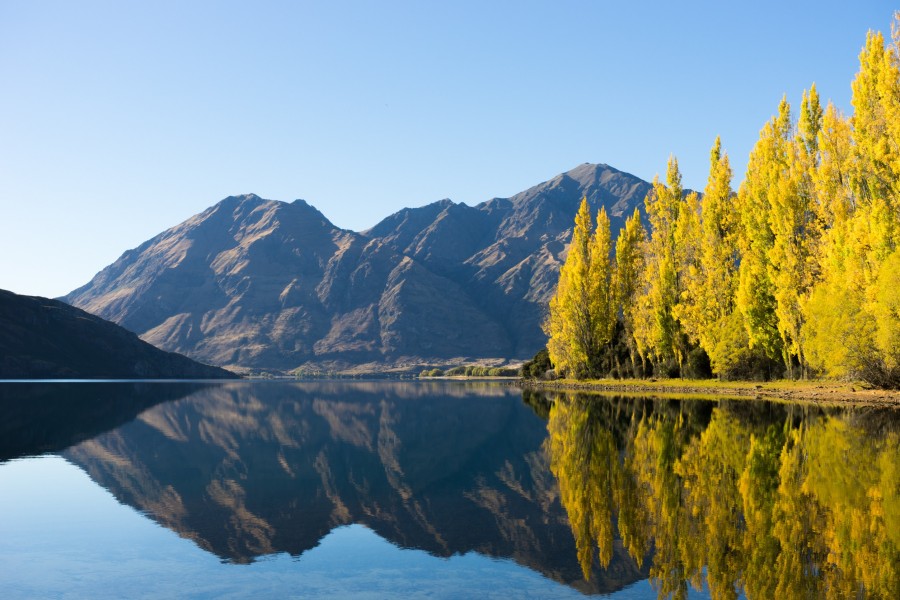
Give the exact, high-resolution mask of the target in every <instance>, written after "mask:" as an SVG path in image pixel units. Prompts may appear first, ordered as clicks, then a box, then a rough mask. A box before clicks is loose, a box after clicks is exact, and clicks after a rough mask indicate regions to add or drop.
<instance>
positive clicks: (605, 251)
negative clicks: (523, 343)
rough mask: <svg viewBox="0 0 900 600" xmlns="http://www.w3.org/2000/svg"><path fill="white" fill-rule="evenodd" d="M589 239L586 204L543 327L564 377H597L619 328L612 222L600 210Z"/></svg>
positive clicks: (584, 202)
mask: <svg viewBox="0 0 900 600" xmlns="http://www.w3.org/2000/svg"><path fill="white" fill-rule="evenodd" d="M597 224H598V227H597V229H596V232H595V234H594V235H593V238H592V236H591V211H590V207H589V206H588V202H587V198H584V199H582V201H581V206H580V208H579V209H578V214H577V215H576V217H575V230H574V232H573V233H572V243H571V245H570V246H569V253H568V255H567V256H566V261H565V263H564V264H563V266H562V268H561V269H560V272H559V283H558V284H557V288H556V294H555V295H554V296H553V298H552V299H551V300H550V314H549V315H548V317H547V321H546V322H545V324H544V331H545V333H546V334H547V335H548V337H549V340H548V342H547V350H548V352H549V354H550V360H551V361H552V362H553V364H554V365H555V366H556V368H557V369H558V370H559V371H560V372H561V373H562V374H564V375H566V376H574V377H578V378H581V377H586V376H589V375H595V374H596V370H597V366H598V360H599V357H600V356H601V352H602V349H603V347H604V346H605V345H606V344H608V343H609V341H610V339H611V337H612V331H613V328H614V326H615V314H616V309H615V294H614V289H613V277H612V262H611V261H610V251H611V244H612V242H611V240H610V233H609V218H608V217H607V216H606V211H605V210H603V209H601V211H600V213H599V214H598V216H597Z"/></svg>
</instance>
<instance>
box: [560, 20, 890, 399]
mask: <svg viewBox="0 0 900 600" xmlns="http://www.w3.org/2000/svg"><path fill="white" fill-rule="evenodd" d="M852 89H853V97H852V103H853V109H854V110H853V115H852V116H849V117H847V116H844V115H842V114H841V113H840V111H839V110H838V109H837V108H835V106H834V105H833V104H831V103H828V105H827V106H825V107H824V108H823V106H822V104H821V102H820V99H819V94H818V91H817V90H816V87H815V85H813V86H812V87H811V88H810V89H809V90H808V91H806V92H804V94H803V97H802V101H801V104H800V110H799V114H798V116H797V118H796V120H795V119H794V118H793V116H792V112H791V107H790V105H789V104H788V102H787V100H786V99H782V101H781V103H780V105H779V107H778V114H777V115H776V116H774V117H772V119H771V120H770V121H769V122H768V123H766V124H765V126H764V127H763V129H762V131H761V132H760V136H759V140H758V141H757V143H756V145H755V146H754V148H753V150H752V152H751V154H750V158H749V161H748V165H747V172H746V175H745V179H744V182H743V183H742V184H741V186H740V189H739V190H738V191H737V193H735V192H734V191H733V189H732V187H731V181H732V170H731V166H730V164H729V160H728V155H727V154H726V153H725V152H724V151H723V150H722V145H721V141H720V140H719V139H716V141H715V144H714V145H713V148H712V151H711V153H710V172H709V178H708V181H707V184H706V187H705V189H704V191H703V194H702V196H701V195H699V194H697V193H695V192H691V193H689V194H685V192H684V189H683V187H682V183H681V174H680V172H679V169H678V162H677V160H676V159H675V158H671V159H670V160H669V164H668V169H667V173H666V180H665V183H663V182H661V181H659V179H658V178H656V179H654V181H653V187H652V190H651V192H650V193H649V194H648V196H647V198H646V202H645V204H646V217H647V221H648V225H649V228H648V229H647V230H645V228H644V225H643V224H642V223H641V216H640V214H639V213H638V211H635V213H634V215H632V216H631V217H630V218H629V219H628V220H627V222H626V224H625V226H624V228H623V229H622V230H621V231H620V233H619V236H618V238H617V239H616V243H615V250H614V251H613V247H612V241H611V240H612V238H611V235H610V230H609V219H608V217H607V214H606V212H605V209H602V208H601V209H600V211H599V214H598V215H597V218H596V223H595V225H594V226H593V227H592V222H591V221H592V220H591V214H590V209H589V207H588V204H587V201H586V200H585V201H583V202H582V204H581V208H580V209H579V211H578V215H577V217H576V219H575V231H574V233H573V237H572V243H571V246H570V249H569V254H568V257H567V259H566V261H565V264H564V265H563V267H562V269H561V271H560V278H559V286H558V288H557V292H556V295H555V296H554V298H553V299H552V300H551V302H550V310H549V316H548V318H547V321H546V323H545V330H546V332H547V334H548V336H549V343H548V351H549V354H550V359H551V361H552V362H553V364H554V365H555V367H556V369H557V371H558V372H560V373H561V374H564V375H566V376H574V377H589V376H600V375H605V374H608V373H609V372H610V371H614V372H617V373H630V374H633V375H638V376H640V375H648V374H650V373H651V372H652V373H656V374H661V375H665V374H670V375H674V374H678V373H682V374H683V373H684V372H685V369H686V366H687V365H688V364H694V363H697V362H698V361H699V362H702V361H704V360H707V357H708V361H709V366H710V367H711V371H712V372H713V373H714V374H717V375H719V376H722V377H732V378H736V377H758V376H771V375H773V374H779V373H780V372H786V373H787V374H788V375H789V376H790V377H793V378H796V377H807V376H809V375H811V374H813V373H823V374H827V375H829V376H838V377H840V376H848V375H849V376H855V377H861V378H863V379H865V380H867V381H870V382H872V383H874V384H876V385H880V386H889V387H896V386H898V385H900V251H898V242H900V13H898V16H897V19H896V21H895V27H894V39H893V43H892V44H890V45H886V44H885V40H884V38H883V36H882V35H881V34H880V33H872V32H870V33H869V35H868V37H867V39H866V44H865V47H864V48H863V50H862V52H861V54H860V71H859V73H858V74H857V76H856V79H855V80H854V82H853V86H852ZM623 348H627V352H623ZM623 354H624V355H625V356H626V357H627V360H626V362H628V363H630V364H628V365H627V367H628V368H627V369H626V368H623V366H622V365H621V364H620V363H621V362H622V361H621V356H622V355H623Z"/></svg>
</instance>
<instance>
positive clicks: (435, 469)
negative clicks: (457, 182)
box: [63, 382, 647, 593]
mask: <svg viewBox="0 0 900 600" xmlns="http://www.w3.org/2000/svg"><path fill="white" fill-rule="evenodd" d="M546 435H547V430H546V424H545V423H544V422H543V421H542V420H541V419H540V418H538V417H537V416H535V414H534V412H533V411H532V410H531V409H530V408H529V407H528V406H526V405H524V404H523V403H522V400H521V395H520V394H518V393H517V392H515V391H513V390H512V389H510V388H505V387H501V386H497V385H485V384H482V385H474V384H473V385H466V386H463V385H459V384H447V383H419V384H411V383H399V382H397V383H391V382H372V383H365V382H313V383H283V382H278V383H265V382H256V383H252V384H248V383H246V382H244V383H234V384H224V385H215V386H210V387H206V388H204V389H201V390H199V391H195V392H193V393H191V394H190V395H187V396H186V397H183V398H181V399H179V400H175V401H170V402H166V403H163V404H159V405H157V406H154V407H152V408H149V409H148V410H146V411H144V412H143V413H141V414H140V415H139V416H137V418H136V419H134V420H133V421H132V422H129V423H127V424H125V425H122V426H120V427H118V428H116V429H112V430H110V431H108V432H106V433H103V434H101V435H98V436H97V437H95V438H93V439H90V440H88V441H85V442H82V443H80V444H78V445H76V446H73V447H71V448H69V449H68V450H66V451H65V452H63V456H65V457H66V458H67V459H68V460H70V461H71V462H73V463H75V464H77V465H79V466H80V467H81V468H83V469H84V470H85V471H86V472H87V473H88V474H89V475H90V477H91V478H92V479H93V480H94V481H96V482H98V483H99V484H100V485H102V486H103V487H105V488H106V489H108V490H109V491H110V492H111V493H112V494H113V495H114V496H115V497H116V498H117V499H118V500H119V501H120V502H122V503H125V504H127V505H130V506H133V507H135V508H137V509H138V510H140V511H141V512H143V513H144V514H146V515H148V516H149V517H151V518H152V519H154V520H155V521H157V522H158V523H160V524H162V525H163V526H165V527H167V528H169V529H171V530H173V531H175V532H177V533H178V534H179V535H181V536H182V537H185V538H188V539H191V540H193V541H194V542H195V543H196V544H197V545H198V546H200V547H201V548H203V549H205V550H207V551H209V552H212V553H214V554H216V555H218V556H219V557H221V558H222V559H223V560H227V561H229V562H234V563H251V562H253V561H255V560H256V559H257V558H259V557H262V556H266V555H271V554H275V553H281V552H286V553H289V554H291V555H294V556H299V555H301V554H303V553H305V552H306V551H308V550H310V549H312V548H314V547H316V546H317V545H318V544H319V542H320V540H321V539H322V538H323V537H324V536H326V535H327V534H328V533H329V532H330V531H332V530H333V529H335V528H337V527H340V526H342V525H347V524H353V523H358V524H363V525H365V526H367V527H369V528H370V529H372V530H373V531H375V532H376V533H377V534H378V535H380V536H381V537H383V538H385V539H387V540H389V541H390V542H392V543H394V544H396V545H397V546H400V547H404V548H417V549H421V550H425V551H427V552H429V553H431V554H433V555H436V556H451V555H455V554H464V553H467V552H471V551H474V552H478V553H480V554H482V555H486V556H491V557H499V558H512V559H513V560H515V561H516V562H517V563H519V564H521V565H524V566H527V567H529V568H530V569H532V570H534V571H537V572H539V573H542V574H544V575H545V576H547V577H550V578H552V579H554V580H556V581H559V582H562V583H565V584H567V585H570V586H572V587H575V588H576V589H579V590H581V591H583V592H587V593H596V592H610V591H614V590H617V589H621V588H622V587H623V586H625V585H627V584H629V583H631V582H634V581H638V580H641V579H645V578H646V576H647V573H646V570H644V571H643V572H642V571H641V570H639V569H638V567H637V566H636V565H635V563H634V561H633V560H632V559H631V558H630V557H629V556H628V554H627V552H626V551H625V549H624V548H623V547H622V546H621V544H618V545H616V544H614V545H615V546H616V547H615V548H614V549H613V551H612V560H611V561H610V562H609V563H608V565H607V566H606V567H604V568H600V567H599V566H597V565H595V566H594V567H593V568H592V569H590V578H589V579H586V578H585V577H584V575H583V573H582V569H581V567H580V565H579V563H578V560H577V555H576V553H575V544H574V539H573V536H572V533H571V530H570V529H569V526H568V519H567V518H566V513H565V510H564V509H563V508H562V506H561V505H560V503H559V496H558V487H557V485H556V480H555V479H554V477H553V475H552V474H551V473H550V470H549V468H548V464H547V455H546V453H545V451H544V448H543V444H544V440H545V439H546Z"/></svg>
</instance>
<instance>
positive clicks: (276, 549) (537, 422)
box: [0, 382, 900, 598]
mask: <svg viewBox="0 0 900 600" xmlns="http://www.w3.org/2000/svg"><path fill="white" fill-rule="evenodd" d="M898 432H900V413H897V412H891V411H876V410H872V409H855V410H850V411H838V410H834V409H820V408H815V407H810V406H801V405H790V404H770V403H763V402H746V401H745V402H736V401H732V402H729V401H721V402H705V401H699V400H698V401H678V402H676V401H660V400H651V399H635V398H628V399H625V398H614V397H601V396H593V397H586V396H577V395H573V396H547V395H542V394H534V393H525V395H524V397H523V394H522V393H521V392H518V391H516V390H514V389H511V388H507V387H503V386H499V385H494V384H475V383H469V384H462V383H453V382H422V383H399V382H353V383H348V382H313V383H293V382H290V383H287V382H235V383H224V384H199V383H197V384H194V383H71V384H58V383H57V384H0V595H2V596H3V597H4V598H18V597H23V598H32V597H54V598H56V597H73V598H82V597H92V598H96V597H173V596H181V597H185V596H186V597H217V598H218V597H249V596H252V597H304V598H305V597H316V596H318V597H351V596H352V597H372V598H383V597H420V596H421V597H430V598H434V597H439V598H460V597H492V596H493V597H502V598H508V597H535V598H557V597H559V598H562V597H581V596H582V595H584V594H611V595H613V596H615V597H617V598H655V597H657V596H658V595H659V596H667V595H671V596H675V597H679V596H688V597H698V598H706V597H713V598H734V597H742V596H743V597H749V598H801V597H802V598H816V597H834V598H855V597H872V598H879V597H884V598H898V597H900V456H898V452H900V450H898V436H900V433H898Z"/></svg>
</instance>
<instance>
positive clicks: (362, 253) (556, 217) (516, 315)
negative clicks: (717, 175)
mask: <svg viewBox="0 0 900 600" xmlns="http://www.w3.org/2000/svg"><path fill="white" fill-rule="evenodd" d="M649 187H650V186H649V184H648V183H647V182H644V181H642V180H640V179H638V178H636V177H634V176H632V175H629V174H627V173H623V172H621V171H617V170H615V169H613V168H612V167H609V166H606V165H592V164H584V165H581V166H579V167H577V168H575V169H573V170H571V171H569V172H567V173H564V174H561V175H559V176H557V177H555V178H553V179H551V180H550V181H547V182H544V183H542V184H540V185H537V186H535V187H533V188H531V189H529V190H526V191H524V192H522V193H520V194H517V195H515V196H513V197H511V198H495V199H493V200H490V201H488V202H484V203H482V204H479V205H477V206H474V207H471V206H466V205H465V204H455V203H453V202H451V201H450V200H443V201H440V202H436V203H433V204H429V205H427V206H423V207H421V208H413V209H404V210H402V211H400V212H398V213H396V214H394V215H391V216H390V217H388V218H386V219H385V220H383V221H382V222H381V223H379V224H377V225H376V226H375V227H373V228H371V229H369V230H367V231H364V232H361V233H356V232H352V231H346V230H342V229H339V228H337V227H335V226H334V225H333V224H332V223H330V222H329V221H328V219H326V218H325V217H324V216H323V215H322V213H320V212H319V211H318V210H316V209H315V208H313V207H312V206H310V205H309V204H307V203H306V202H304V201H302V200H297V201H294V202H292V203H285V202H277V201H270V200H263V199H262V198H259V197H257V196H255V195H252V194H251V195H246V196H235V197H230V198H226V199H225V200H223V201H221V202H219V203H218V204H216V205H215V206H213V207H211V208H209V209H207V210H206V211H204V212H202V213H200V214H199V215H196V216H194V217H192V218H191V219H189V220H187V221H185V222H184V223H182V224H180V225H177V226H175V227H173V228H172V229H169V230H168V231H165V232H163V233H161V234H160V235H158V236H156V237H155V238H153V239H151V240H149V241H147V242H146V243H144V244H143V245H141V246H140V247H138V248H136V249H134V250H129V251H128V252H126V253H125V254H123V255H122V256H121V257H120V258H119V259H118V260H117V261H116V262H115V263H113V264H112V265H110V266H108V267H106V268H105V269H104V270H103V271H101V272H100V273H98V274H97V275H96V276H95V277H94V278H93V279H92V280H91V281H90V282H89V283H88V284H87V285H85V286H83V287H81V288H79V289H77V290H75V291H73V292H72V293H70V294H69V295H68V296H66V297H65V298H64V300H65V301H66V302H69V303H71V304H73V305H75V306H78V307H80V308H83V309H85V310H87V311H89V312H92V313H94V314H97V315H99V316H101V317H103V318H106V319H109V320H112V321H114V322H116V323H119V324H120V325H122V326H123V327H126V328H127V329H130V330H132V331H134V332H137V333H138V334H139V335H140V336H141V337H142V338H143V339H144V340H146V341H148V342H150V343H152V344H154V345H157V346H159V347H161V348H164V349H167V350H173V351H178V352H182V353H184V354H187V355H188V356H191V357H193V358H196V359H198V360H202V361H206V362H209V363H212V364H216V365H221V366H228V367H232V368H244V369H256V370H270V371H292V370H296V369H299V370H302V371H307V372H308V371H316V370H331V371H335V370H336V371H342V370H356V371H379V370H390V369H404V368H417V367H418V366H420V365H425V364H451V363H459V362H465V361H472V360H481V361H488V362H491V361H493V362H496V363H502V362H504V361H507V360H510V359H513V360H514V359H524V358H528V357H530V356H531V355H533V354H534V353H535V352H536V351H537V350H538V349H539V348H540V347H542V346H543V344H544V342H545V338H544V334H543V333H542V331H541V328H540V323H541V321H542V319H543V315H544V309H545V308H544V307H545V306H546V303H547V301H548V300H549V298H550V296H551V294H552V292H553V289H554V286H555V284H556V279H557V274H558V270H559V266H560V264H561V260H562V259H563V258H564V253H565V250H566V245H567V243H568V240H569V238H570V236H571V230H572V222H573V219H574V215H575V212H576V210H577V207H578V204H579V202H580V201H581V198H582V197H584V196H586V197H587V198H588V200H589V202H590V203H591V206H592V207H593V208H594V210H596V209H598V208H599V207H600V206H601V205H602V206H605V207H606V208H607V212H609V213H610V216H611V221H612V227H613V230H614V231H618V228H619V227H621V225H622V223H623V222H624V219H625V218H626V217H627V216H629V215H630V213H631V212H632V211H633V210H634V209H635V208H636V207H641V206H642V205H643V200H644V197H645V196H646V194H647V191H648V190H649Z"/></svg>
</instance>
